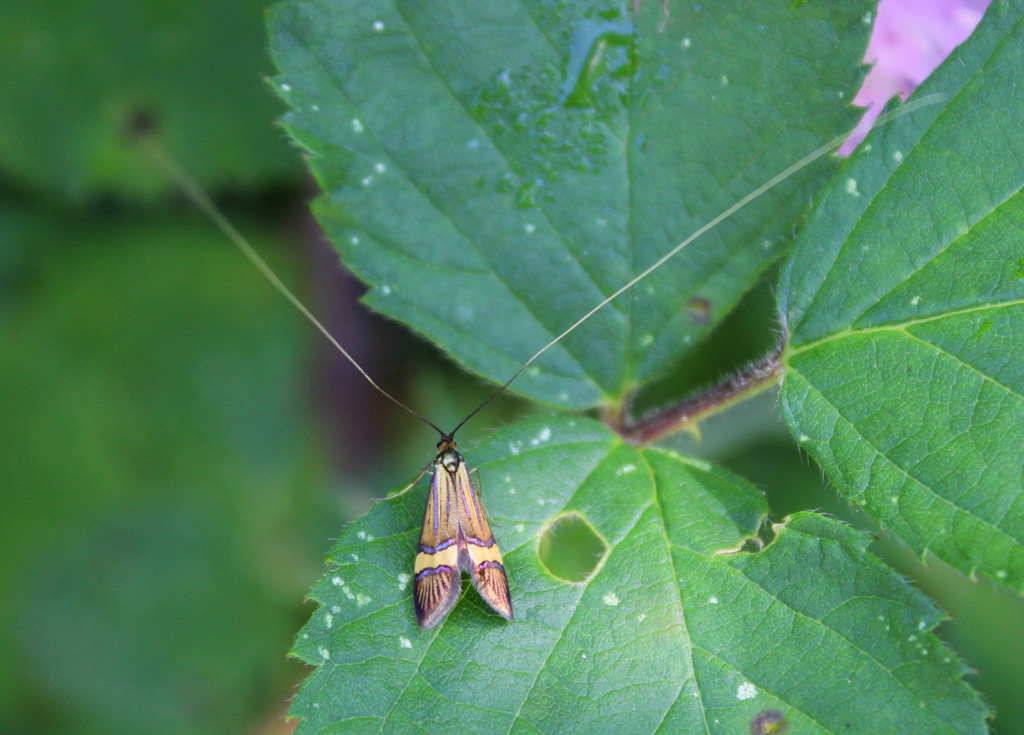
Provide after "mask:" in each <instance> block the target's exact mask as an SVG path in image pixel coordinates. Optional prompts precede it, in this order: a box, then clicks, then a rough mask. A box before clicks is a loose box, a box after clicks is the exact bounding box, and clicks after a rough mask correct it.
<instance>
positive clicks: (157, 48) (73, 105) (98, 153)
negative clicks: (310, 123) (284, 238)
mask: <svg viewBox="0 0 1024 735" xmlns="http://www.w3.org/2000/svg"><path fill="white" fill-rule="evenodd" d="M265 5H266V1H265V0H218V1H217V2H210V3H195V2H190V1H189V0H85V1H83V0H63V1H61V0H58V1H56V2H54V1H53V0H51V1H50V2H46V3H44V4H40V3H34V2H18V1H16V2H7V3H5V4H4V18H3V39H2V42H0V68H2V69H3V70H4V73H3V74H0V99H2V100H3V101H4V103H3V105H2V106H0V168H2V169H3V171H4V174H5V177H9V178H10V180H12V181H16V182H18V183H20V184H24V185H27V186H28V187H31V188H35V189H41V190H45V191H47V192H48V193H51V194H56V195H57V196H61V197H68V198H73V199H81V198H85V197H96V196H98V195H99V194H103V193H106V192H109V191H114V192H116V193H118V194H120V195H122V196H126V197H138V196H139V195H140V194H150V195H151V194H153V193H154V192H157V191H160V190H163V189H165V188H166V187H167V186H168V182H167V181H166V178H165V177H163V176H162V175H161V173H160V171H159V170H156V169H155V168H154V167H153V166H152V165H151V164H150V163H148V162H147V161H146V160H144V159H143V157H142V156H140V155H139V151H138V150H137V149H136V148H135V147H133V146H132V145H131V142H130V139H129V136H128V135H127V130H128V128H129V126H130V124H131V122H132V121H133V120H135V121H142V120H145V121H148V123H149V124H151V125H152V127H153V131H154V133H155V135H157V136H158V137H159V138H160V140H161V141H162V142H163V143H164V145H165V146H166V147H167V148H168V149H169V150H170V151H172V152H173V154H174V156H175V157H176V158H177V159H178V160H179V161H180V162H181V164H182V165H183V166H184V167H185V168H186V169H187V170H189V171H190V172H192V173H193V174H194V175H195V176H196V177H197V178H198V179H199V180H200V181H202V182H203V184H204V185H206V186H218V187H223V186H226V185H228V184H243V185H252V184H266V183H268V182H277V181H280V179H281V178H282V177H293V176H295V175H296V174H297V173H298V167H297V166H296V165H295V162H294V155H293V153H292V152H291V151H289V150H288V146H287V145H285V144H284V141H283V140H282V136H281V135H280V132H279V131H277V130H275V129H274V127H273V124H272V123H273V120H274V117H275V116H276V115H277V114H279V109H280V108H279V106H278V105H277V104H275V101H274V100H273V99H272V98H271V97H269V96H268V95H267V93H266V88H265V86H264V84H263V82H262V80H261V79H260V75H261V74H267V73H269V72H270V64H269V59H268V58H267V56H266V49H265V39H264V36H263V32H262V25H261V10H262V9H263V7H265Z"/></svg>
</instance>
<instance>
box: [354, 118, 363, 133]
mask: <svg viewBox="0 0 1024 735" xmlns="http://www.w3.org/2000/svg"><path fill="white" fill-rule="evenodd" d="M365 129H366V128H364V127H363V123H362V122H360V121H359V118H358V117H354V118H352V132H353V133H361V132H363V131H364V130H365Z"/></svg>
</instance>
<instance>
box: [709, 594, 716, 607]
mask: <svg viewBox="0 0 1024 735" xmlns="http://www.w3.org/2000/svg"><path fill="white" fill-rule="evenodd" d="M708 602H710V603H711V604H712V605H717V604H718V598H717V597H714V596H712V597H709V598H708Z"/></svg>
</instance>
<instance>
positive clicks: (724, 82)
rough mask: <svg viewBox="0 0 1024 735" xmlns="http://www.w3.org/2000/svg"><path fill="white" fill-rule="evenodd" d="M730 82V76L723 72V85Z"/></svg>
mask: <svg viewBox="0 0 1024 735" xmlns="http://www.w3.org/2000/svg"><path fill="white" fill-rule="evenodd" d="M728 83H729V77H727V76H725V74H723V75H722V86H723V87H724V86H725V85H727V84H728Z"/></svg>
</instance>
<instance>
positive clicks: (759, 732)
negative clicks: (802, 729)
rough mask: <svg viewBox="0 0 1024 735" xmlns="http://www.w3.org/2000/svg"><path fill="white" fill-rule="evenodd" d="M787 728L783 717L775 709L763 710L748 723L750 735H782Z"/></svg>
mask: <svg viewBox="0 0 1024 735" xmlns="http://www.w3.org/2000/svg"><path fill="white" fill-rule="evenodd" d="M788 726H789V725H788V723H787V722H786V717H785V715H783V714H782V713H781V712H779V711H778V710H777V709H765V710H761V711H760V712H758V713H757V717H755V718H754V719H753V721H752V722H751V723H750V735H782V733H784V732H786V728H787V727H788Z"/></svg>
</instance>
